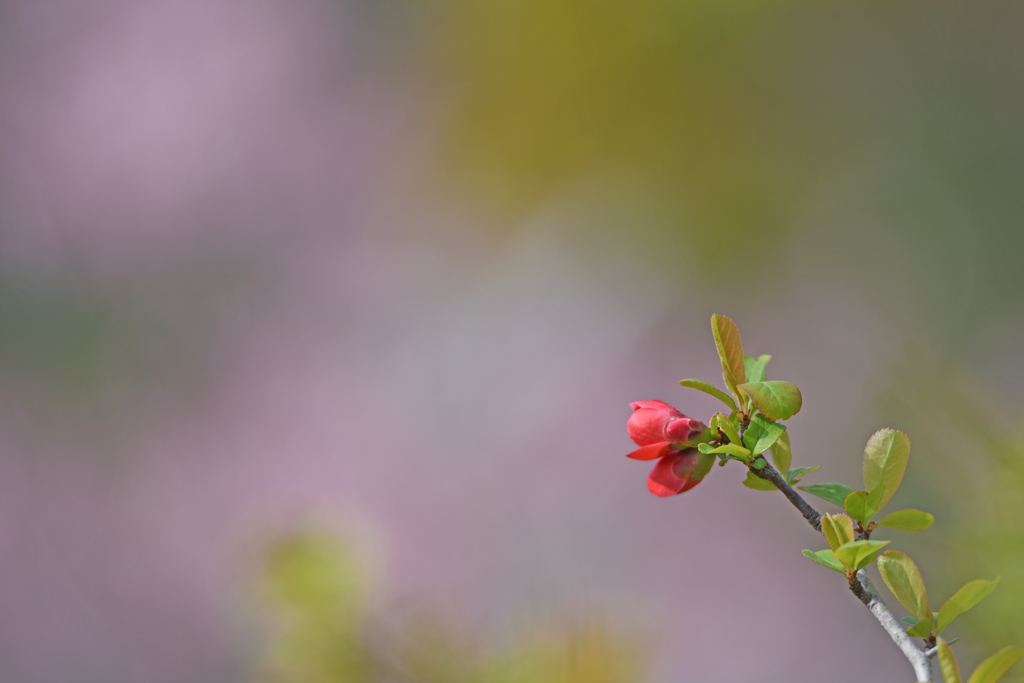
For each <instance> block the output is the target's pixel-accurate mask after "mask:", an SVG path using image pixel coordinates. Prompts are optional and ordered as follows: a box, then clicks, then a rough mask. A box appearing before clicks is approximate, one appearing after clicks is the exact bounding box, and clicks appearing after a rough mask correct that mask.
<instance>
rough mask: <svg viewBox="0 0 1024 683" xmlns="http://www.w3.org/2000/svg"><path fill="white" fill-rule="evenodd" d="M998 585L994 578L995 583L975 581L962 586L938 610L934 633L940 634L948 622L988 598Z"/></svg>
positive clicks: (985, 580)
mask: <svg viewBox="0 0 1024 683" xmlns="http://www.w3.org/2000/svg"><path fill="white" fill-rule="evenodd" d="M998 584H999V578H998V577H996V579H995V581H989V580H988V579H975V580H974V581H970V582H968V583H966V584H964V586H963V587H962V588H961V589H960V590H958V591H957V592H956V593H954V594H953V597H951V598H950V599H949V600H946V602H945V603H944V604H943V605H942V607H940V608H939V616H938V621H937V623H936V625H935V632H936V633H942V630H943V629H944V628H946V627H947V626H949V622H951V621H953V619H955V618H957V617H958V616H960V615H961V614H963V613H964V612H966V611H967V610H969V609H971V608H972V607H974V606H975V605H977V604H978V603H979V602H981V601H982V600H983V599H985V598H986V597H988V594H989V593H991V592H992V591H994V590H995V589H996V586H997V585H998Z"/></svg>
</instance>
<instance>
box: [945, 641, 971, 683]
mask: <svg viewBox="0 0 1024 683" xmlns="http://www.w3.org/2000/svg"><path fill="white" fill-rule="evenodd" d="M939 668H941V669H942V678H943V680H944V681H946V683H961V678H960V665H959V664H957V663H956V656H955V655H954V654H953V651H952V650H950V649H949V643H947V642H946V641H945V640H943V639H942V638H939ZM971 680H972V681H973V680H974V677H973V676H971Z"/></svg>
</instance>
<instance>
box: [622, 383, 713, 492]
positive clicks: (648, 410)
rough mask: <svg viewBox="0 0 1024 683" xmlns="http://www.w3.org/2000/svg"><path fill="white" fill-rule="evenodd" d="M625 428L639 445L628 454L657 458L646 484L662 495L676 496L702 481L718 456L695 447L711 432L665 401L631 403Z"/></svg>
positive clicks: (631, 456)
mask: <svg viewBox="0 0 1024 683" xmlns="http://www.w3.org/2000/svg"><path fill="white" fill-rule="evenodd" d="M629 405H630V407H631V408H632V409H633V414H632V415H630V416H629V421H628V422H627V423H626V430H627V431H628V432H629V436H630V438H631V439H633V441H634V442H635V443H636V445H637V446H640V448H638V449H636V450H635V451H633V452H632V453H629V454H628V457H630V458H633V459H634V460H658V463H657V464H656V465H655V466H654V469H652V470H651V473H650V476H649V477H648V480H647V487H648V488H649V489H650V491H651V493H653V494H654V495H656V496H659V497H666V496H674V495H676V494H677V493H682V492H683V491H687V490H689V489H691V488H693V487H694V486H696V485H697V484H698V482H700V480H701V479H703V478H704V475H705V474H707V473H708V470H710V469H711V465H712V464H713V463H714V460H715V456H713V455H704V454H703V453H701V452H700V451H698V450H697V449H695V448H693V446H695V445H696V444H697V443H699V442H702V441H707V440H708V439H709V438H710V437H711V432H710V430H709V429H708V428H707V426H706V425H704V423H703V422H700V421H699V420H694V419H693V418H691V417H687V416H686V415H683V414H682V413H681V412H679V411H678V410H676V409H675V408H673V407H672V406H670V405H669V404H667V403H665V402H664V401H637V402H636V403H630V404H629Z"/></svg>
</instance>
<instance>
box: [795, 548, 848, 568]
mask: <svg viewBox="0 0 1024 683" xmlns="http://www.w3.org/2000/svg"><path fill="white" fill-rule="evenodd" d="M803 552H804V557H809V558H811V559H812V560H814V561H815V562H817V563H818V564H823V565H825V566H826V567H828V568H829V569H835V570H836V571H837V572H842V573H844V574H845V573H846V569H845V568H844V567H843V565H842V564H840V563H839V562H838V561H837V560H836V559H835V557H833V556H832V551H831V550H819V551H818V552H813V551H810V550H805V551H803Z"/></svg>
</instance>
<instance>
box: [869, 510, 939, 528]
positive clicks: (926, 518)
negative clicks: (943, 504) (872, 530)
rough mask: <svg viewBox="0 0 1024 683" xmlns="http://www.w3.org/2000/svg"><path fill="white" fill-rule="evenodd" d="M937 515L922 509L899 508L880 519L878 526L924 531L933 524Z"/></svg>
mask: <svg viewBox="0 0 1024 683" xmlns="http://www.w3.org/2000/svg"><path fill="white" fill-rule="evenodd" d="M934 521H935V516H934V515H932V514H931V513H928V512H921V511H920V510H897V511H896V512H893V513H890V514H888V515H886V516H885V517H883V518H882V519H880V520H878V526H884V527H887V528H889V529H895V530H896V531H908V532H915V531H923V530H925V529H927V528H928V527H930V526H931V525H932V522H934Z"/></svg>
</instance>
